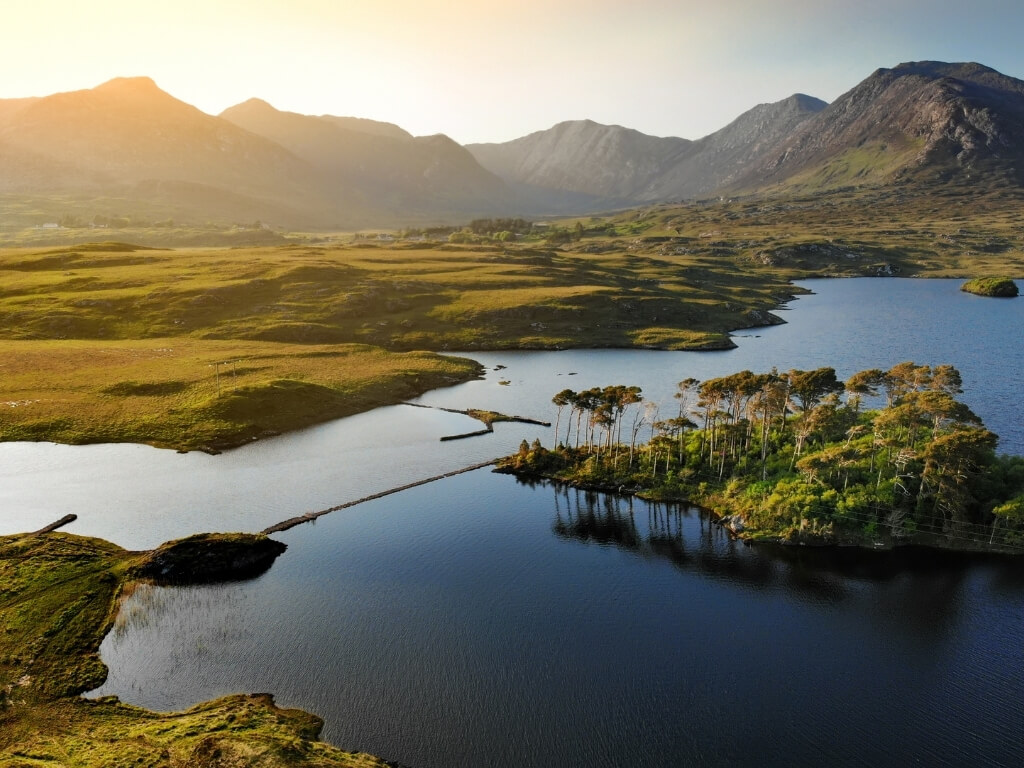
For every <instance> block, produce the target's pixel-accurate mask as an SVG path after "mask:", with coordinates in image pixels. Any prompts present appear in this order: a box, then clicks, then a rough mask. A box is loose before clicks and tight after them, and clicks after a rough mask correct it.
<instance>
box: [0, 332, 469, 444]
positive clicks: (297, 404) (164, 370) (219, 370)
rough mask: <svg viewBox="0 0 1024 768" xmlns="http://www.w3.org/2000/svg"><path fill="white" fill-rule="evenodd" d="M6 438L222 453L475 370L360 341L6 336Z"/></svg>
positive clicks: (1, 384) (1, 383)
mask: <svg viewBox="0 0 1024 768" xmlns="http://www.w3.org/2000/svg"><path fill="white" fill-rule="evenodd" d="M0 370H2V373H3V375H2V376H0V435H2V437H3V439H5V440H53V441H57V442H62V443H72V444H74V443H94V442H142V443H150V444H152V445H156V446H161V447H169V448H181V449H190V448H204V447H205V448H217V447H225V446H231V445H238V444H240V443H243V442H246V441H248V440H252V439H255V438H258V437H260V436H265V435H268V434H275V433H279V432H283V431H286V430H290V429H297V428H300V427H304V426H308V425H311V424H315V423H319V422H323V421H326V420H328V419H333V418H339V417H342V416H347V415H350V414H353V413H356V412H359V411H364V410H369V409H370V408H374V407H376V406H379V405H383V404H388V403H395V402H399V401H401V400H403V399H405V398H409V397H413V396H415V395H418V394H420V393H422V392H424V391H426V390H428V389H432V388H435V387H441V386H447V385H451V384H454V383H457V382H461V381H465V380H467V379H469V378H472V377H473V376H475V375H477V373H478V370H479V368H478V366H477V365H476V364H475V363H473V362H472V361H470V360H465V359H462V358H449V357H442V356H440V355H435V354H431V353H427V352H409V353H393V352H387V351H385V350H382V349H380V348H377V347H369V346H366V345H360V344H340V345H327V346H321V345H288V344H280V343H274V342H263V343H257V342H236V341H210V340H199V339H191V338H187V337H186V338H177V339H150V340H145V341H136V340H132V341H127V340H126V341H79V340H73V341H59V342H58V341H0Z"/></svg>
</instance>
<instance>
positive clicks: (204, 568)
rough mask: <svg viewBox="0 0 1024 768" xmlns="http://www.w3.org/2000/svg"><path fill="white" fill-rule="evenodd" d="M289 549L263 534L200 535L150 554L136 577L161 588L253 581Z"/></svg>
mask: <svg viewBox="0 0 1024 768" xmlns="http://www.w3.org/2000/svg"><path fill="white" fill-rule="evenodd" d="M286 548H287V547H286V545H285V544H282V543H281V542H280V541H275V540H274V539H270V538H267V537H266V536H264V535H263V534H256V533H198V534H195V535H194V536H189V537H187V538H184V539H177V540H175V541H169V542H167V543H165V544H161V545H160V546H159V547H157V548H156V549H154V550H153V551H152V552H148V553H146V555H145V557H144V558H143V560H142V561H141V562H140V563H139V564H137V565H136V566H135V567H134V569H133V575H134V576H136V577H138V578H144V579H150V580H152V581H155V582H157V583H161V584H198V583H204V582H211V581H236V580H241V579H249V578H253V577H254V576H258V575H260V574H261V573H263V572H264V571H266V570H267V569H268V568H270V566H271V565H273V563H274V560H275V559H277V556H278V555H280V554H281V553H282V552H284V551H285V549H286Z"/></svg>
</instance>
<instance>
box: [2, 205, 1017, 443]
mask: <svg viewBox="0 0 1024 768" xmlns="http://www.w3.org/2000/svg"><path fill="white" fill-rule="evenodd" d="M1022 203H1024V199H1020V200H1018V199H1017V198H1016V197H1014V195H1013V194H1012V193H1008V192H1005V191H1004V192H1001V193H999V194H992V195H986V194H985V193H983V192H979V191H978V190H976V189H975V190H972V189H968V188H965V189H961V188H956V187H941V188H936V189H932V190H924V191H922V190H921V189H920V188H916V191H914V190H912V189H909V188H908V189H903V188H901V187H900V186H899V185H893V186H890V187H886V188H883V189H872V190H864V189H858V188H853V187H851V188H849V189H845V190H839V191H837V192H831V193H828V194H815V195H813V196H805V197H800V196H789V197H780V198H773V199H767V198H757V199H753V198H751V199H737V200H715V201H705V202H701V203H693V204H687V205H659V206H653V207H650V208H646V209H642V210H636V211H629V212H625V213H621V214H617V215H614V216H607V217H595V218H587V219H580V220H578V221H579V222H580V224H581V227H582V230H583V232H582V237H577V238H573V239H571V240H570V241H569V242H567V243H564V244H561V245H558V246H554V245H548V244H546V243H545V241H544V235H543V234H540V235H537V234H535V235H533V236H531V237H530V238H528V240H527V241H520V242H517V243H514V244H505V243H487V242H483V243H481V244H477V245H449V244H439V243H425V242H409V243H403V242H396V243H387V244H377V243H373V242H356V243H349V244H339V243H336V242H329V243H312V242H304V243H295V242H293V243H290V244H287V245H278V246H273V247H262V246H261V247H255V246H253V247H249V246H245V247H236V248H220V249H217V248H187V249H177V250H169V249H164V250H162V249H154V248H145V247H141V246H132V245H125V244H121V243H92V244H84V245H67V246H60V247H53V248H33V247H26V248H14V249H6V250H0V352H2V355H0V373H2V376H0V438H2V439H5V440H58V441H61V442H94V441H140V442H148V443H152V444H154V445H160V446H167V447H178V448H196V447H204V446H206V447H214V448H216V447H218V446H228V445H237V444H239V443H241V442H244V441H247V440H250V439H252V438H254V437H259V436H260V435H263V434H269V433H275V432H280V431H284V430H287V429H294V428H297V427H302V426H306V425H309V424H313V423H316V422H318V421H325V420H327V419H331V418H336V417H338V416H343V415H346V414H350V413H354V412H356V411H359V410H365V409H367V408H371V407H373V406H375V405H379V404H382V403H389V402H395V401H397V400H400V399H403V398H407V397H410V396H412V395H414V394H416V393H419V392H422V391H424V390H426V389H429V388H431V387H436V386H442V385H444V384H450V383H455V382H457V381H462V380H465V379H466V378H469V377H471V376H473V375H475V373H476V369H475V368H474V367H473V366H472V364H471V363H468V362H458V361H445V360H442V359H441V358H439V357H437V356H435V355H431V354H428V353H422V352H419V353H416V354H410V355H400V354H397V353H399V352H406V351H413V350H425V349H429V350H435V351H444V350H449V349H458V350H467V351H471V350H473V349H507V348H538V349H560V348H566V347H631V346H640V347H658V348H667V349H716V348H727V347H729V346H732V342H731V340H730V338H729V334H728V332H729V331H731V330H735V329H738V328H746V327H753V326H759V325H765V324H768V323H771V322H773V321H774V318H773V317H772V315H771V314H770V311H771V309H773V308H774V307H777V306H778V305H779V303H780V302H783V301H785V300H787V299H788V298H789V297H790V296H791V295H792V294H793V293H794V292H796V289H794V287H793V286H792V285H791V284H790V283H789V281H790V280H793V279H797V278H801V277H816V276H837V277H838V276H850V275H880V276H890V275H897V276H900V275H902V276H911V275H927V276H956V277H970V278H975V277H987V276H1010V277H1018V278H1019V277H1021V276H1024V223H1022V222H1021V220H1020V217H1019V210H1020V206H1021V204H1022ZM576 222H577V220H575V219H573V220H568V221H565V222H556V223H555V225H554V226H553V227H552V229H557V228H558V226H559V225H563V226H565V227H567V228H569V229H572V228H575V225H576ZM549 231H550V230H549Z"/></svg>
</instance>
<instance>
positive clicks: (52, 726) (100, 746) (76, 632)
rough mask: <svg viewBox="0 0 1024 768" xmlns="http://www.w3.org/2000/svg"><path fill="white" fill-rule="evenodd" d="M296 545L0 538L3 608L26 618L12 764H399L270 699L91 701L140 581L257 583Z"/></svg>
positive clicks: (4, 656)
mask: <svg viewBox="0 0 1024 768" xmlns="http://www.w3.org/2000/svg"><path fill="white" fill-rule="evenodd" d="M285 548H286V545H285V544H283V543H281V542H279V541H276V540H274V539H270V538H268V537H266V536H265V535H262V534H247V533H228V534H225V533H216V534H197V535H193V536H188V537H186V538H184V539H177V540H174V541H168V542H165V543H164V544H161V545H160V546H159V547H156V548H155V549H152V550H146V551H141V552H140V551H134V552H133V551H129V550H126V549H123V548H121V547H119V546H117V545H116V544H112V543H111V542H108V541H106V540H104V539H98V538H93V537H86V536H78V535H75V534H68V533H60V532H45V533H43V532H37V533H22V534H15V535H7V536H0V574H2V576H3V580H4V586H5V589H4V594H3V596H0V613H2V614H7V616H6V618H8V619H11V618H13V619H14V620H13V621H11V622H10V623H9V625H8V627H7V631H6V632H5V633H2V634H3V636H2V637H0V723H2V725H3V727H0V763H4V764H7V763H8V762H11V761H13V762H12V763H11V764H12V765H13V764H18V765H21V764H22V763H23V762H24V758H25V756H26V754H36V753H38V754H43V755H50V754H53V752H54V750H55V749H56V750H57V751H58V752H60V753H63V754H68V755H70V754H75V753H77V754H78V759H77V760H76V761H75V764H76V765H78V764H81V765H97V766H99V765H113V764H115V763H116V764H127V762H130V763H132V764H136V763H138V764H145V765H152V764H160V765H165V764H171V763H173V764H175V765H207V764H210V765H212V764H213V763H212V762H210V761H211V759H216V764H218V765H220V764H222V763H221V761H220V758H224V759H227V760H228V761H229V762H230V764H231V765H236V764H239V765H254V764H260V765H262V764H264V763H266V764H273V765H282V764H287V765H296V766H307V765H308V766H320V767H321V768H324V767H325V766H331V767H332V768H384V767H385V766H396V765H398V764H397V763H392V762H387V761H385V760H383V759H381V758H378V757H375V756H372V755H369V754H366V753H361V752H349V751H346V750H344V749H342V748H340V747H337V746H335V745H332V744H329V743H327V742H325V741H322V740H321V739H320V733H321V730H322V728H323V724H324V723H323V720H322V719H321V718H320V717H318V716H317V715H314V714H311V713H308V712H305V711H303V710H299V709H289V708H281V707H278V706H277V704H276V703H275V702H274V698H273V696H272V695H271V694H268V693H252V694H233V695H229V696H222V697H218V698H216V699H213V700H210V701H203V702H201V703H198V704H196V705H195V706H192V707H189V708H188V709H185V710H182V711H176V712H158V711H153V710H149V709H144V708H141V707H136V706H132V705H130V704H124V703H122V702H121V701H120V699H118V697H117V696H100V697H97V698H86V694H87V693H88V692H90V691H93V690H96V689H97V688H98V687H100V686H101V685H102V684H103V682H104V681H105V680H106V678H107V675H108V670H107V667H106V665H105V664H104V663H103V662H102V660H101V659H100V657H99V647H100V644H101V643H102V641H103V639H104V638H105V637H106V636H107V634H108V633H109V632H111V631H112V630H113V629H114V627H115V621H116V619H117V617H118V615H119V614H120V611H121V608H122V606H123V604H124V601H125V600H126V599H127V597H128V596H129V595H130V594H131V593H132V592H133V591H134V587H135V585H137V584H140V583H152V584H157V585H160V584H167V585H176V586H177V585H189V584H203V583H208V582H212V581H218V582H219V581H236V580H244V579H250V578H254V577H256V576H258V575H260V574H261V573H263V572H265V571H266V570H267V569H268V568H270V567H271V566H272V565H273V562H274V560H275V559H276V558H277V557H278V556H279V555H280V554H281V553H282V552H284V550H285ZM40 580H42V581H45V582H47V584H46V588H45V589H42V590H40V588H39V583H38V582H39V581H40ZM11 611H13V614H11V613H10V612H11ZM297 746H298V747H299V748H298V749H297V748H296V747H297Z"/></svg>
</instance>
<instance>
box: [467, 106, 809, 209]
mask: <svg viewBox="0 0 1024 768" xmlns="http://www.w3.org/2000/svg"><path fill="white" fill-rule="evenodd" d="M824 106H825V102H823V101H820V100H819V99H814V98H812V97H810V96H804V95H802V94H796V95H794V96H791V97H789V98H788V99H785V100H783V101H780V102H776V103H774V104H761V105H758V106H757V107H754V108H753V109H751V110H749V111H748V112H746V113H744V114H743V115H741V116H740V117H738V118H737V119H736V120H734V121H733V122H732V123H730V124H729V125H728V126H726V127H725V128H723V129H722V130H720V131H717V132H715V133H713V134H711V135H709V136H705V137H704V138H703V139H700V140H699V141H688V140H687V139H680V138H673V137H669V138H658V137H655V136H648V135H646V134H643V133H640V132H639V131H634V130H631V129H628V128H623V127H621V126H617V125H600V124H598V123H594V122H592V121H589V120H579V121H574V122H568V123H559V124H558V125H556V126H554V127H553V128H551V129H549V130H547V131H539V132H537V133H532V134H530V135H529V136H524V137H522V138H520V139H516V140H514V141H510V142H506V143H504V144H471V145H469V150H470V151H471V152H472V153H473V154H474V156H475V157H476V158H477V159H478V160H479V161H480V162H481V164H482V165H483V166H484V167H485V168H488V169H490V170H492V171H494V172H495V173H496V174H498V175H499V176H501V177H502V178H504V179H506V180H507V181H510V182H513V183H517V184H520V185H525V186H528V187H529V188H532V189H534V190H546V191H548V192H551V191H559V192H563V193H568V192H572V193H577V194H586V195H590V196H591V199H589V200H587V199H584V200H583V201H582V202H584V203H593V202H594V201H595V200H594V198H600V199H602V200H603V201H604V202H606V203H620V204H622V203H624V204H638V203H645V202H653V201H658V200H669V199H678V198H683V197H695V196H701V195H708V194H710V193H712V192H714V191H715V190H717V189H718V188H720V187H722V186H723V185H725V184H728V183H729V182H730V181H732V180H733V179H734V178H735V177H736V176H737V175H739V174H741V173H742V172H743V170H744V169H745V168H746V166H747V165H748V164H750V163H751V162H753V161H755V160H759V159H761V156H762V155H763V154H764V153H765V152H766V151H768V150H770V149H771V148H773V147H774V146H776V145H777V144H778V143H779V141H781V140H782V139H784V138H787V137H788V136H789V135H790V134H792V132H793V131H794V130H795V129H796V128H797V127H798V126H800V125H802V124H803V123H804V122H805V121H806V120H807V119H808V118H810V117H811V116H812V115H814V114H816V113H817V112H819V111H820V110H821V109H822V108H823V107H824Z"/></svg>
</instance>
